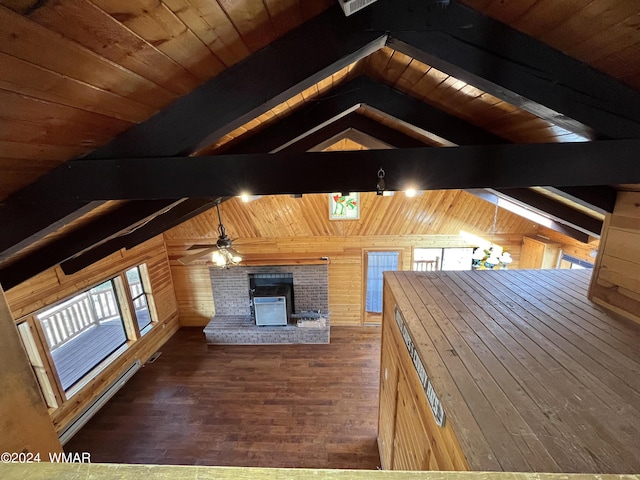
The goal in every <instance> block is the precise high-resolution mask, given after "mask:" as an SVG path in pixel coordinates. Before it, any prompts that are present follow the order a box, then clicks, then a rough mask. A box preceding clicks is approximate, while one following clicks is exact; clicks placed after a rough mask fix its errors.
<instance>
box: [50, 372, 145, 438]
mask: <svg viewBox="0 0 640 480" xmlns="http://www.w3.org/2000/svg"><path fill="white" fill-rule="evenodd" d="M140 366H141V363H140V360H136V361H135V362H134V363H133V364H132V365H131V366H130V367H129V368H128V369H127V370H126V371H125V372H124V373H123V374H122V375H120V376H119V377H118V378H117V380H116V381H114V382H113V383H112V384H111V385H109V386H108V387H107V388H106V390H105V391H104V392H102V393H101V394H100V396H98V397H97V398H96V399H95V400H94V401H93V402H92V403H91V404H90V405H88V406H87V407H86V408H85V409H84V410H82V412H80V414H78V416H77V417H76V418H74V419H73V420H72V421H71V423H70V424H69V425H68V426H67V428H65V429H64V430H63V431H62V432H61V433H60V435H59V438H60V443H61V444H62V445H64V444H65V443H67V442H68V441H69V440H71V437H73V436H74V435H75V434H76V433H78V430H80V429H81V428H82V427H83V426H84V424H85V423H87V422H88V421H89V419H91V417H93V416H94V415H95V414H96V413H97V412H98V410H100V409H101V408H102V407H103V406H104V404H105V403H107V402H108V401H109V400H110V399H111V397H113V396H114V395H115V394H116V392H117V391H118V390H120V389H121V388H122V387H123V386H124V384H125V383H127V380H129V379H130V378H131V377H133V375H134V374H135V373H136V372H137V371H138V370H140Z"/></svg>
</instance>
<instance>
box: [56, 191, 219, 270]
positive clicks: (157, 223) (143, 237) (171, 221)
mask: <svg viewBox="0 0 640 480" xmlns="http://www.w3.org/2000/svg"><path fill="white" fill-rule="evenodd" d="M217 200H218V199H217V198H190V199H187V200H185V201H183V202H181V203H180V204H178V205H176V206H175V207H173V208H172V209H171V210H169V211H168V212H165V213H163V214H161V215H158V216H156V217H155V218H153V219H152V220H151V221H149V222H148V223H146V224H144V225H142V226H140V228H137V229H135V230H133V231H132V232H131V233H129V234H128V235H122V236H119V237H115V238H112V239H111V240H109V241H107V242H104V243H101V244H100V245H97V246H95V247H93V248H91V249H89V250H87V251H85V252H83V253H81V254H80V255H77V256H75V257H73V258H69V259H68V260H65V261H64V262H62V263H61V264H60V267H61V268H62V271H63V272H64V273H65V274H66V275H71V274H73V273H77V272H79V271H80V270H82V269H83V268H86V267H88V266H89V265H92V264H93V263H95V262H97V261H98V260H102V259H103V258H105V257H106V256H108V255H111V254H112V253H114V252H117V251H118V250H121V249H123V248H126V249H129V248H133V247H135V246H136V245H139V244H141V243H143V242H146V241H147V240H150V239H151V238H153V237H155V236H156V235H160V234H162V233H163V232H165V231H166V230H169V229H170V228H173V227H175V226H177V225H180V224H181V223H182V222H186V221H187V220H189V219H191V218H193V217H195V216H196V215H199V214H201V213H202V212H205V211H207V210H209V209H210V208H213V207H214V206H215V204H216V201H217Z"/></svg>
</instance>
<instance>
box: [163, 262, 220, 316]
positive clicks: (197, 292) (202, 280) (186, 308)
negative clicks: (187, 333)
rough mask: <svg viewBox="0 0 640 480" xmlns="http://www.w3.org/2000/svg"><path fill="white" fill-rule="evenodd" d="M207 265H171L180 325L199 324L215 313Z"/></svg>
mask: <svg viewBox="0 0 640 480" xmlns="http://www.w3.org/2000/svg"><path fill="white" fill-rule="evenodd" d="M209 268H210V267H209V265H193V266H188V267H187V266H184V265H183V266H180V265H175V264H172V265H171V275H172V277H173V283H174V286H175V293H176V297H177V299H178V313H179V315H180V325H181V326H183V327H185V326H201V325H206V324H207V323H209V321H210V320H211V318H212V317H213V316H214V315H215V305H214V299H213V291H212V289H211V277H210V276H209Z"/></svg>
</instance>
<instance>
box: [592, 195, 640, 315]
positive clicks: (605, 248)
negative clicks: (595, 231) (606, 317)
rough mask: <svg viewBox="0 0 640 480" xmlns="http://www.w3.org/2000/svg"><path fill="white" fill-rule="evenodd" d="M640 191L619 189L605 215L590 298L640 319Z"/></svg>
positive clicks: (613, 309)
mask: <svg viewBox="0 0 640 480" xmlns="http://www.w3.org/2000/svg"><path fill="white" fill-rule="evenodd" d="M638 245H640V193H638V192H618V198H617V201H616V206H615V208H614V211H613V214H611V216H607V218H606V220H605V227H604V229H603V237H602V238H601V239H600V251H599V253H598V258H597V261H596V266H595V269H594V272H593V277H592V282H591V287H590V290H589V298H590V299H591V300H592V301H594V302H595V303H597V304H598V305H601V306H603V307H605V308H607V309H609V310H611V311H613V312H615V313H617V314H619V315H622V316H624V317H626V318H630V319H632V320H634V321H636V322H640V275H638V271H640V264H639V262H638V260H637V259H638V258H640V248H639V247H638Z"/></svg>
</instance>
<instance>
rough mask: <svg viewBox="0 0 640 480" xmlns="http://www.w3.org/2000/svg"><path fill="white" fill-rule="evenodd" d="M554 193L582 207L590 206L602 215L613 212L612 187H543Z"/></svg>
mask: <svg viewBox="0 0 640 480" xmlns="http://www.w3.org/2000/svg"><path fill="white" fill-rule="evenodd" d="M545 189H546V190H549V191H550V192H552V193H555V194H556V195H560V196H561V197H563V198H566V199H567V200H571V201H572V202H575V203H577V204H579V205H582V206H583V207H587V208H590V209H592V210H594V211H596V212H598V213H601V214H602V215H605V214H607V213H612V212H613V207H614V206H615V204H616V196H617V194H618V192H617V190H616V189H615V188H613V187H608V186H604V185H603V186H600V187H597V188H594V187H545Z"/></svg>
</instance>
